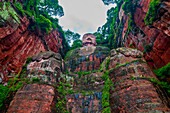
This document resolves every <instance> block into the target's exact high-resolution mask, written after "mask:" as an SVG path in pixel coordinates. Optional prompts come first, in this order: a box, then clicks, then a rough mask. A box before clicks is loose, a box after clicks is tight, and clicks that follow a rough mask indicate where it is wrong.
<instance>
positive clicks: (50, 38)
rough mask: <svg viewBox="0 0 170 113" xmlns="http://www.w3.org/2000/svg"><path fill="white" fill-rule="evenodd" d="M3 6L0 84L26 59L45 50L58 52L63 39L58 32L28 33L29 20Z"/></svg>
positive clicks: (15, 71) (1, 9)
mask: <svg viewBox="0 0 170 113" xmlns="http://www.w3.org/2000/svg"><path fill="white" fill-rule="evenodd" d="M4 5H5V6H3V7H2V8H0V17H1V20H0V83H1V82H3V81H7V80H8V78H9V77H12V76H13V74H14V73H17V72H18V71H19V70H20V69H21V68H22V65H23V64H24V63H25V62H26V59H27V57H31V56H33V55H35V54H37V53H39V52H41V51H47V50H51V51H54V52H59V49H62V47H61V46H62V40H63V38H64V37H63V36H62V35H61V34H60V33H59V31H58V30H53V31H51V32H50V33H49V34H44V35H37V34H36V33H35V32H36V31H35V32H31V31H29V30H28V27H29V24H30V20H29V19H28V18H27V17H25V16H24V17H22V16H21V15H19V14H18V13H17V12H16V10H15V8H13V7H11V6H7V5H6V4H4ZM6 6H7V7H6ZM9 9H10V10H9ZM11 13H13V14H14V15H11Z"/></svg>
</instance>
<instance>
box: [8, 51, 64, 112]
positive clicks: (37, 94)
mask: <svg viewBox="0 0 170 113" xmlns="http://www.w3.org/2000/svg"><path fill="white" fill-rule="evenodd" d="M61 70H62V62H61V55H60V54H59V53H54V52H51V51H46V52H41V53H39V54H36V55H34V56H33V57H32V61H31V63H29V64H28V66H27V72H26V73H25V74H26V76H22V75H21V76H22V77H25V79H27V81H29V82H31V83H33V84H29V83H28V82H27V83H25V85H23V86H22V87H21V88H20V89H19V90H18V91H17V93H16V94H15V96H14V98H13V100H12V101H11V103H10V105H9V108H8V111H7V113H13V112H17V113H32V112H36V113H51V112H53V113H54V112H57V111H56V109H57V108H56V103H57V98H60V97H63V95H59V94H58V93H57V91H56V87H55V86H57V85H59V82H60V80H59V78H61V77H60V73H61ZM21 79H23V78H21ZM35 80H36V82H38V83H37V84H36V83H34V82H35ZM63 107H65V106H63ZM59 112H61V111H59Z"/></svg>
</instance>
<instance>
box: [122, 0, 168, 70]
mask: <svg viewBox="0 0 170 113" xmlns="http://www.w3.org/2000/svg"><path fill="white" fill-rule="evenodd" d="M150 2H151V0H140V1H138V2H137V4H138V5H139V6H140V7H136V11H135V13H134V22H135V25H136V26H135V28H138V30H137V31H133V30H132V31H130V32H129V33H128V35H127V37H126V36H125V33H126V32H127V27H128V26H127V22H128V20H129V18H127V16H126V15H125V14H124V15H123V14H122V13H123V12H122V10H121V9H120V12H119V13H121V15H123V17H122V19H123V21H124V26H123V34H122V39H121V41H122V42H123V39H124V40H125V42H123V45H122V46H124V47H129V44H131V43H133V46H131V47H132V48H133V47H134V48H137V49H139V50H140V51H145V52H146V53H145V55H144V57H145V58H146V61H147V62H148V64H149V65H150V66H151V67H152V68H160V67H162V66H164V65H166V64H167V63H168V62H169V60H168V58H169V57H170V55H169V54H167V53H168V49H169V47H170V45H169V43H170V38H169V36H170V32H169V20H170V16H169V15H170V10H169V9H170V8H169V2H167V1H162V2H161V4H160V5H159V8H158V9H157V15H156V16H157V17H158V18H157V19H156V20H155V21H154V22H153V24H152V25H151V26H146V25H145V22H144V18H145V16H146V13H147V12H148V9H149V3H150ZM148 45H150V46H151V48H152V50H149V51H147V46H148ZM154 55H156V56H155V58H154V57H153V56H154Z"/></svg>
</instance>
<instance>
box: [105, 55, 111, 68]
mask: <svg viewBox="0 0 170 113" xmlns="http://www.w3.org/2000/svg"><path fill="white" fill-rule="evenodd" d="M109 64H110V57H108V58H107V60H106V70H108V69H109Z"/></svg>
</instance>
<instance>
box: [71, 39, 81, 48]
mask: <svg viewBox="0 0 170 113" xmlns="http://www.w3.org/2000/svg"><path fill="white" fill-rule="evenodd" d="M78 47H82V41H81V40H80V39H78V40H75V41H74V42H73V45H72V47H71V50H72V49H76V48H78Z"/></svg>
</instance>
